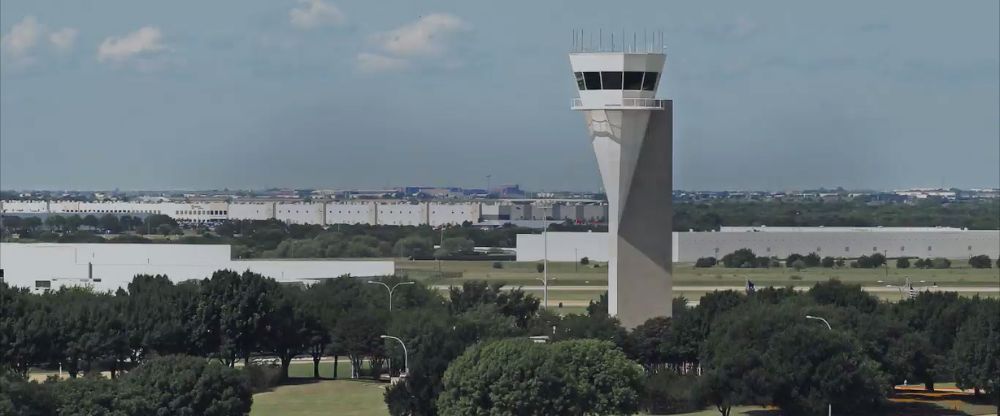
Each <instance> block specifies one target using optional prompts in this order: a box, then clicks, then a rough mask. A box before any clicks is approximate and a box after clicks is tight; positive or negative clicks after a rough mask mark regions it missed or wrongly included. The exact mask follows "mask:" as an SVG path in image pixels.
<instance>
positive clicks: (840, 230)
mask: <svg viewBox="0 0 1000 416" xmlns="http://www.w3.org/2000/svg"><path fill="white" fill-rule="evenodd" d="M546 241H547V243H546ZM608 244H609V238H608V234H607V233H596V232H595V233H576V232H549V233H546V234H545V235H543V234H518V236H517V260H518V261H539V260H542V258H543V256H544V255H545V252H546V246H547V251H548V259H549V260H552V261H579V259H581V258H583V257H587V258H588V259H590V260H593V261H601V262H605V261H608V254H607V253H608ZM741 248H749V249H751V250H753V252H754V253H755V254H757V255H759V256H775V257H778V258H784V257H787V256H788V255H789V254H792V253H798V254H808V253H812V252H815V253H816V254H818V255H820V256H823V257H826V256H831V257H845V258H853V257H859V256H861V255H870V254H873V253H882V254H884V255H887V256H888V257H904V256H905V257H923V258H928V257H945V258H950V259H965V258H969V257H971V256H976V255H980V254H986V255H988V256H990V257H991V258H994V259H996V258H997V257H1000V230H963V229H960V228H946V227H941V228H933V227H929V228H923V227H898V228H894V227H885V228H883V227H723V228H722V230H720V231H718V232H674V233H673V249H672V258H673V262H674V263H686V262H694V261H695V260H697V259H698V258H699V257H716V258H721V257H722V256H724V255H726V254H729V253H732V252H734V251H736V250H739V249H741Z"/></svg>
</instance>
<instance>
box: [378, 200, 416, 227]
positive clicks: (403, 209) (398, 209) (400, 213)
mask: <svg viewBox="0 0 1000 416" xmlns="http://www.w3.org/2000/svg"><path fill="white" fill-rule="evenodd" d="M378 223H379V224H383V225H421V224H426V223H427V204H409V203H398V204H379V206H378Z"/></svg>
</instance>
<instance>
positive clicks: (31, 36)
mask: <svg viewBox="0 0 1000 416" xmlns="http://www.w3.org/2000/svg"><path fill="white" fill-rule="evenodd" d="M44 33H45V26H42V25H41V24H39V23H38V20H37V19H35V17H34V16H27V17H25V18H24V19H21V21H20V22H17V23H15V24H14V26H13V27H12V28H11V29H10V32H8V33H7V34H5V35H3V37H2V38H0V47H2V48H3V50H4V52H5V53H7V54H9V55H10V56H11V57H14V58H22V57H26V56H27V55H28V53H29V52H30V51H31V50H32V49H34V48H35V45H37V44H38V38H39V37H41V36H42V35H43V34H44Z"/></svg>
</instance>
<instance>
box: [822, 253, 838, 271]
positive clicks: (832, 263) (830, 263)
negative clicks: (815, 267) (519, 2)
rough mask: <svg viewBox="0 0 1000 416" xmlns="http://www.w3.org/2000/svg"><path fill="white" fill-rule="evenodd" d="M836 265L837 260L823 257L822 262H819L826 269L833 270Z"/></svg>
mask: <svg viewBox="0 0 1000 416" xmlns="http://www.w3.org/2000/svg"><path fill="white" fill-rule="evenodd" d="M836 264H837V260H836V259H834V258H833V257H830V256H826V257H823V260H822V261H821V262H820V265H822V266H823V267H826V268H828V269H830V268H833V266H835V265H836Z"/></svg>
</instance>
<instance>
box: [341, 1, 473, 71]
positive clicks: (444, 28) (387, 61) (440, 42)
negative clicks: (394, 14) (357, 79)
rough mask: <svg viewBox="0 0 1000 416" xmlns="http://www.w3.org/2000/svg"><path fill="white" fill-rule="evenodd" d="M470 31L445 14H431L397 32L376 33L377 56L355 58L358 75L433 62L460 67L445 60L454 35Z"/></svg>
mask: <svg viewBox="0 0 1000 416" xmlns="http://www.w3.org/2000/svg"><path fill="white" fill-rule="evenodd" d="M469 28H470V26H469V25H468V24H466V23H465V22H464V21H462V19H460V18H458V17H456V16H454V15H450V14H446V13H433V14H429V15H427V16H423V17H421V18H420V19H417V21H415V22H412V23H409V24H406V25H403V26H400V27H398V28H395V29H392V30H389V31H385V32H381V33H376V34H374V35H372V37H371V41H372V43H373V44H374V45H375V46H376V48H377V49H379V51H378V52H375V53H372V52H363V53H360V54H358V56H357V59H356V63H357V67H358V70H359V71H361V72H376V71H390V70H401V69H407V68H410V67H412V66H414V65H415V64H416V63H419V61H420V60H424V61H425V62H426V61H428V58H435V61H436V62H438V63H442V62H447V63H448V65H447V66H449V67H458V66H461V62H460V61H459V60H457V59H454V57H450V56H447V55H448V52H449V49H450V48H451V46H452V41H453V39H454V37H455V35H456V34H458V33H460V32H463V31H466V30H468V29H469Z"/></svg>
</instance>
